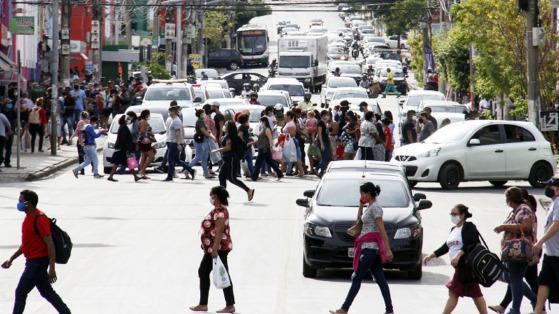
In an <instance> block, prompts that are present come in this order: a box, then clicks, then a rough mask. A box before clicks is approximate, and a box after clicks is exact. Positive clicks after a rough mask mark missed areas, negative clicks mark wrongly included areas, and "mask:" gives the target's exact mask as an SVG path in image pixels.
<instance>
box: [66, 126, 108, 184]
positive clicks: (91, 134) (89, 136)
mask: <svg viewBox="0 0 559 314" xmlns="http://www.w3.org/2000/svg"><path fill="white" fill-rule="evenodd" d="M97 121H98V119H97V117H91V119H90V120H89V123H88V124H86V125H85V128H84V130H83V133H84V146H83V151H84V153H85V160H84V162H82V163H81V164H80V165H79V166H78V167H77V168H74V169H73V170H72V173H73V174H74V177H76V179H77V178H78V173H79V172H80V171H82V170H83V169H84V168H85V167H87V166H88V165H89V164H91V165H93V176H94V177H95V178H96V179H99V178H102V177H103V176H102V175H100V174H99V170H98V169H99V159H98V158H97V145H96V143H95V139H96V138H98V137H100V136H101V135H106V134H107V130H103V129H102V130H95V127H96V126H97Z"/></svg>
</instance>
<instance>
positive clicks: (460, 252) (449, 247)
mask: <svg viewBox="0 0 559 314" xmlns="http://www.w3.org/2000/svg"><path fill="white" fill-rule="evenodd" d="M471 217H472V214H471V213H470V212H469V210H468V207H466V206H464V205H462V204H458V205H456V206H454V208H452V209H451V210H450V221H451V222H452V224H453V225H454V226H453V227H452V229H451V231H450V235H449V236H448V239H447V240H446V242H445V243H444V244H443V245H442V246H441V247H440V248H439V249H438V250H436V251H435V252H433V253H432V254H431V255H429V256H427V257H425V259H424V263H425V265H427V264H428V263H429V261H431V260H432V259H433V258H435V257H440V256H443V255H445V254H447V253H448V255H449V258H450V264H451V265H452V267H454V276H453V277H452V280H451V281H450V282H449V283H448V284H447V285H446V287H447V288H448V300H447V301H446V306H445V308H444V310H443V314H450V313H452V311H454V309H455V308H456V305H458V298H459V297H460V298H461V297H470V298H472V299H473V300H474V304H475V305H476V308H477V310H478V312H479V313H481V314H487V309H486V308H485V306H486V304H485V299H484V298H483V294H482V293H481V289H480V288H479V283H477V282H476V281H475V279H474V276H473V274H472V269H471V268H470V266H469V265H468V264H467V262H466V261H467V257H468V254H469V252H470V250H471V249H472V247H474V246H475V245H476V244H478V243H480V241H479V232H478V230H477V227H476V225H474V224H473V223H471V222H469V221H466V220H467V219H468V218H471Z"/></svg>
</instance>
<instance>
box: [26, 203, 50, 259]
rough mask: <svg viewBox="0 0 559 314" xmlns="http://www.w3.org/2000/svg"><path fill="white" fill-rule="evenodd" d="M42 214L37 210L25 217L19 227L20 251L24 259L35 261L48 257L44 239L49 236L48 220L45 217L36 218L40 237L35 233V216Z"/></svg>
mask: <svg viewBox="0 0 559 314" xmlns="http://www.w3.org/2000/svg"><path fill="white" fill-rule="evenodd" d="M39 214H42V212H41V211H40V210H38V209H35V211H34V212H33V213H32V214H30V215H26V216H25V219H24V220H23V224H22V226H21V249H22V251H23V256H25V258H26V259H28V260H29V259H36V258H41V257H47V256H49V253H48V250H47V244H46V243H45V241H44V240H43V238H44V237H48V236H50V220H49V219H48V218H47V216H44V215H42V216H39V217H37V229H38V230H39V234H40V235H41V236H40V237H39V236H38V235H37V232H35V226H34V224H35V216H37V215H39Z"/></svg>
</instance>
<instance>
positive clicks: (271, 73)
mask: <svg viewBox="0 0 559 314" xmlns="http://www.w3.org/2000/svg"><path fill="white" fill-rule="evenodd" d="M277 68H278V62H277V61H276V59H274V60H272V62H270V65H269V66H268V76H269V77H274V76H276V70H277Z"/></svg>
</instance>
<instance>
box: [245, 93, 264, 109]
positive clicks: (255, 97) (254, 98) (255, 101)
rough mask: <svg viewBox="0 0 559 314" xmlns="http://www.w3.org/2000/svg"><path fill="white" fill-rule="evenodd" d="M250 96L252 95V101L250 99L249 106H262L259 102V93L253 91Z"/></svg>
mask: <svg viewBox="0 0 559 314" xmlns="http://www.w3.org/2000/svg"><path fill="white" fill-rule="evenodd" d="M249 95H250V96H249V97H250V99H249V101H248V103H249V104H251V105H260V106H261V105H262V103H260V102H259V101H258V93H257V92H254V91H253V92H250V94H249Z"/></svg>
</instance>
